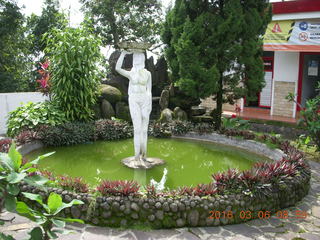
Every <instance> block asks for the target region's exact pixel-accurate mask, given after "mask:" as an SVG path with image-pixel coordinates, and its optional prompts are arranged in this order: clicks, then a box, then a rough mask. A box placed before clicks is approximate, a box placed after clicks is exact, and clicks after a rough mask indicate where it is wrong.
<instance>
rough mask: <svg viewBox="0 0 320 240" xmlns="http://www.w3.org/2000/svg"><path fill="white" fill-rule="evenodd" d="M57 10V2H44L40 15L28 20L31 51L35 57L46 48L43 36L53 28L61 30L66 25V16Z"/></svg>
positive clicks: (58, 6)
mask: <svg viewBox="0 0 320 240" xmlns="http://www.w3.org/2000/svg"><path fill="white" fill-rule="evenodd" d="M59 9H60V5H59V0H45V1H44V4H43V7H42V13H41V15H40V16H37V15H35V14H32V15H31V16H30V17H29V18H28V23H27V27H28V29H29V34H30V35H29V36H30V38H31V39H32V51H33V52H34V54H35V55H36V56H37V55H39V53H41V52H43V50H44V49H45V47H46V41H45V39H43V35H44V34H45V33H47V32H49V31H50V30H52V29H53V28H57V29H63V28H65V27H66V26H67V24H68V20H67V16H66V15H65V14H64V13H62V12H60V10H59Z"/></svg>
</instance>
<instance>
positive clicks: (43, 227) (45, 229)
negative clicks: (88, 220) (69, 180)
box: [17, 192, 83, 240]
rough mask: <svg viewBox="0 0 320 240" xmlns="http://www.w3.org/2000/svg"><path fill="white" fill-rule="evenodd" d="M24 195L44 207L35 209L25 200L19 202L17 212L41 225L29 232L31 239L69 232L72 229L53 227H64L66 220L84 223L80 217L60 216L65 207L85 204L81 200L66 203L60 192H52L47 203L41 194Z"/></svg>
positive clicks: (47, 239)
mask: <svg viewBox="0 0 320 240" xmlns="http://www.w3.org/2000/svg"><path fill="white" fill-rule="evenodd" d="M22 195H23V196H24V197H25V198H27V199H29V200H32V201H36V202H37V203H38V204H40V205H41V207H42V209H41V210H34V209H32V208H30V207H28V205H27V204H26V203H24V202H21V201H18V202H17V212H18V213H19V214H20V215H22V216H24V217H27V218H29V219H30V220H32V221H34V222H36V223H37V224H38V225H40V226H39V227H35V228H34V229H32V231H31V232H30V233H29V234H30V236H31V239H43V240H49V239H57V238H58V235H57V234H58V233H60V234H68V233H70V231H67V230H64V229H53V227H54V226H55V227H57V228H64V227H65V224H66V222H71V223H72V222H77V223H83V221H82V220H80V219H73V218H63V217H59V216H58V214H59V213H60V212H61V211H62V210H63V209H65V208H69V207H72V206H74V205H79V204H83V202H82V201H80V200H77V199H74V200H72V201H71V202H69V203H64V202H63V201H62V198H61V196H60V195H59V194H56V193H54V192H52V193H50V195H49V197H48V200H47V204H45V203H44V202H43V199H42V197H41V196H40V195H39V194H33V193H26V192H23V193H22Z"/></svg>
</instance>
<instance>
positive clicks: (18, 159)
mask: <svg viewBox="0 0 320 240" xmlns="http://www.w3.org/2000/svg"><path fill="white" fill-rule="evenodd" d="M8 156H9V157H10V159H11V161H12V163H13V168H14V170H15V171H18V170H19V169H20V167H21V163H22V155H21V154H20V153H19V152H18V151H17V149H16V144H15V143H14V142H12V144H11V146H10V148H9V152H8Z"/></svg>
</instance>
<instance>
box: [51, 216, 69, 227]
mask: <svg viewBox="0 0 320 240" xmlns="http://www.w3.org/2000/svg"><path fill="white" fill-rule="evenodd" d="M50 220H51V222H52V223H53V224H54V225H56V227H59V228H64V227H65V226H66V223H65V222H64V221H62V220H58V219H55V218H52V219H50Z"/></svg>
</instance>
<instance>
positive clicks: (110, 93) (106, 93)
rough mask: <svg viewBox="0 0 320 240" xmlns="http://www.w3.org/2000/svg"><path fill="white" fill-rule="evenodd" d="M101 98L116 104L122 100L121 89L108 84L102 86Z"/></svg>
mask: <svg viewBox="0 0 320 240" xmlns="http://www.w3.org/2000/svg"><path fill="white" fill-rule="evenodd" d="M100 90H101V97H102V98H103V99H105V100H107V101H108V102H110V103H111V104H115V103H116V102H119V101H120V100H121V97H122V94H121V92H120V90H119V89H117V88H115V87H112V86H110V85H107V84H101V86H100Z"/></svg>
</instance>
